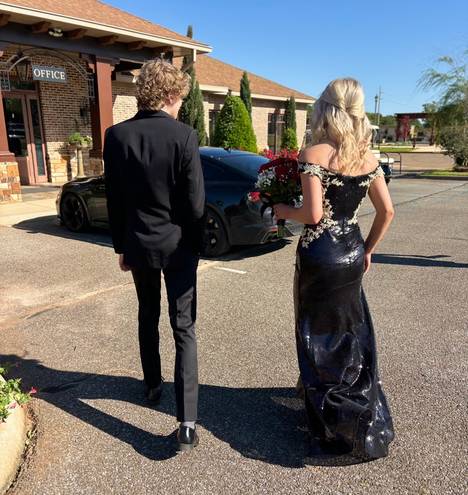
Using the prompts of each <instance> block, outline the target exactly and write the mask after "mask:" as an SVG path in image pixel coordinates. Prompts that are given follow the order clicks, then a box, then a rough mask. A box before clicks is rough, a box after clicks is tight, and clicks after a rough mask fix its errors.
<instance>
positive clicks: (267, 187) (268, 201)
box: [256, 151, 302, 237]
mask: <svg viewBox="0 0 468 495" xmlns="http://www.w3.org/2000/svg"><path fill="white" fill-rule="evenodd" d="M272 158H273V159H272V160H270V161H269V162H268V163H265V165H262V166H261V167H260V169H259V171H258V179H257V183H256V187H257V188H258V190H259V192H260V199H261V201H262V202H263V204H264V206H265V208H267V207H272V206H273V205H275V204H278V203H285V204H287V205H290V206H294V205H296V204H297V203H300V202H301V201H302V196H301V182H300V178H299V170H298V163H297V152H287V151H283V152H282V153H280V155H279V156H277V157H272ZM284 225H285V222H284V220H279V221H278V237H283V236H284V234H285V229H284Z"/></svg>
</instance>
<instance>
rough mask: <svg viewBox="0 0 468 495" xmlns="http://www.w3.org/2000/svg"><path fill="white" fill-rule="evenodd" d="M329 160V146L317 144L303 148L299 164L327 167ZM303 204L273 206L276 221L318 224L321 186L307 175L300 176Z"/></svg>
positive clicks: (321, 212) (321, 209) (315, 177)
mask: <svg viewBox="0 0 468 495" xmlns="http://www.w3.org/2000/svg"><path fill="white" fill-rule="evenodd" d="M329 160H330V146H329V145H324V144H318V145H314V146H310V147H308V148H304V149H303V150H302V151H301V153H300V155H299V161H300V162H308V163H320V164H324V165H328V162H329ZM301 185H302V196H303V203H302V206H301V207H300V208H292V207H291V206H288V205H285V204H279V205H275V206H274V211H275V216H276V218H277V219H278V220H286V219H290V220H295V221H296V222H299V223H303V224H307V225H314V224H316V223H319V222H320V220H321V219H322V216H323V206H322V201H323V198H322V184H321V182H320V178H319V177H317V176H316V175H312V174H309V173H302V174H301Z"/></svg>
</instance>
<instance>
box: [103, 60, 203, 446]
mask: <svg viewBox="0 0 468 495" xmlns="http://www.w3.org/2000/svg"><path fill="white" fill-rule="evenodd" d="M189 84H190V77H189V76H188V75H187V74H185V73H183V72H181V71H180V70H179V69H177V68H176V67H174V66H173V65H172V64H170V63H168V62H165V61H162V60H152V61H149V62H147V63H145V64H144V65H143V67H142V68H141V71H140V74H139V76H138V77H137V81H136V88H137V101H138V108H139V111H138V113H137V114H136V115H135V116H134V117H133V118H131V119H130V120H127V121H125V122H121V123H120V124H117V125H114V126H112V127H111V128H109V129H108V130H107V133H106V139H105V145H104V171H105V182H106V195H107V208H108V213H109V222H110V227H111V232H112V240H113V244H114V250H115V252H116V253H118V254H119V264H120V268H121V269H122V270H124V271H128V270H131V272H132V275H133V279H134V282H135V287H136V292H137V296H138V303H139V310H138V335H139V343H140V356H141V363H142V366H143V375H144V382H145V386H146V395H147V397H148V399H149V400H151V401H152V402H154V403H158V402H159V400H160V397H161V393H162V389H163V383H162V379H161V362H160V356H159V333H158V323H159V316H160V295H161V271H162V272H163V273H164V280H165V284H166V291H167V298H168V302H169V317H170V322H171V326H172V329H173V333H174V340H175V347H176V360H175V371H174V384H175V392H176V402H177V420H178V421H180V422H181V425H180V427H179V430H178V433H177V438H178V442H179V449H180V450H191V449H192V448H193V447H195V446H196V445H197V444H198V436H197V434H196V431H195V421H196V419H197V406H198V369H197V342H196V336H195V317H196V279H197V266H198V259H199V252H200V249H201V243H202V238H203V226H204V225H203V224H204V221H203V220H204V207H205V191H204V183H203V174H202V169H201V164H200V155H199V150H198V136H197V133H196V131H194V130H193V129H192V128H191V127H189V126H187V125H185V124H182V123H181V122H178V121H177V114H178V112H179V109H180V106H181V104H182V99H183V98H184V97H185V96H186V95H187V93H188V89H189Z"/></svg>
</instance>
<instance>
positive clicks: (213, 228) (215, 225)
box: [203, 209, 231, 258]
mask: <svg viewBox="0 0 468 495" xmlns="http://www.w3.org/2000/svg"><path fill="white" fill-rule="evenodd" d="M230 247H231V245H230V243H229V239H228V235H227V230H226V227H225V226H224V223H223V221H222V220H221V217H220V216H219V215H218V214H217V213H216V212H214V211H213V210H210V209H208V211H207V215H206V225H205V239H204V249H203V254H204V255H205V256H207V257H209V258H213V257H216V256H221V255H222V254H224V253H226V252H227V251H229V249H230Z"/></svg>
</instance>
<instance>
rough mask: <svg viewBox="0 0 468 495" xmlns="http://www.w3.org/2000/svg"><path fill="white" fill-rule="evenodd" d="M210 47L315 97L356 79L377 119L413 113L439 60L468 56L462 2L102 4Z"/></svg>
mask: <svg viewBox="0 0 468 495" xmlns="http://www.w3.org/2000/svg"><path fill="white" fill-rule="evenodd" d="M106 1H107V3H111V4H112V5H114V6H116V7H119V8H122V9H124V10H126V11H128V12H132V13H133V14H136V15H139V16H140V17H144V18H146V19H149V20H151V21H153V22H155V23H157V24H161V25H163V26H165V27H167V28H169V29H172V30H174V31H177V32H179V33H181V34H185V33H186V29H187V25H188V24H192V25H193V27H194V38H195V39H198V40H200V41H203V42H205V43H208V44H210V45H211V46H212V47H213V53H212V55H213V56H214V57H217V58H219V59H221V60H223V61H225V62H228V63H231V64H233V65H236V66H238V67H241V68H243V69H246V70H247V71H250V72H254V73H256V74H258V75H261V76H264V77H267V78H269V79H272V80H274V81H277V82H279V83H282V84H284V85H286V86H289V87H292V88H294V89H297V90H299V91H303V92H305V93H307V94H310V95H312V96H318V95H319V94H320V92H321V90H322V89H323V88H324V87H325V85H326V84H327V83H328V82H329V81H330V80H331V79H334V78H336V77H342V76H352V77H355V78H357V79H359V80H360V81H361V82H362V83H363V85H364V89H365V91H366V95H367V110H368V111H373V109H374V96H375V94H376V93H377V91H378V88H379V85H380V86H381V87H382V92H383V94H382V105H381V110H382V113H383V114H390V113H395V112H403V111H413V112H414V111H420V110H421V107H422V104H423V103H426V102H429V101H432V100H433V99H434V97H435V96H436V95H435V94H434V93H433V92H422V91H421V90H420V89H418V87H417V81H418V79H419V77H420V75H421V73H422V72H423V71H424V70H425V69H426V68H427V67H430V66H433V65H434V61H435V60H436V59H437V58H438V57H439V56H442V55H451V56H456V57H461V55H462V52H463V50H464V49H467V48H468V1H467V0H444V1H441V0H426V1H422V0H406V1H402V0H389V1H382V0H381V1H375V0H374V1H370V0H354V1H353V0H328V1H323V2H318V1H315V0H287V1H285V0H282V1H279V0H271V1H267V0H250V1H246V0H237V1H235V2H223V1H215V0H194V1H189V0H170V1H167V0H166V1H159V0H139V1H138V2H136V1H135V0H106Z"/></svg>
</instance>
